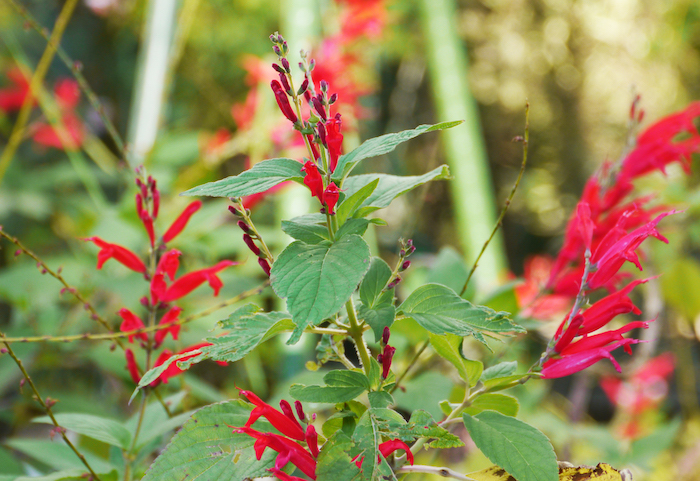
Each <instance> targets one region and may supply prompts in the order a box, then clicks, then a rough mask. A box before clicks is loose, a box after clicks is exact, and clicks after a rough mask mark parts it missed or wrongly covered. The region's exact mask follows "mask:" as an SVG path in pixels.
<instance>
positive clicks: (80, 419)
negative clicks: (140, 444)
mask: <svg viewBox="0 0 700 481" xmlns="http://www.w3.org/2000/svg"><path fill="white" fill-rule="evenodd" d="M54 417H55V418H56V421H58V424H59V425H60V426H61V427H64V428H66V429H69V430H71V431H74V432H76V433H78V434H82V435H83V436H87V437H89V438H92V439H97V440H98V441H102V442H103V443H107V444H111V445H112V446H118V447H120V448H122V449H129V445H130V444H131V433H130V432H129V430H128V429H127V428H126V427H125V426H124V425H123V424H122V423H120V422H119V421H115V420H113V419H107V418H103V417H100V416H94V415H92V414H69V413H60V414H55V415H54ZM32 422H34V423H47V424H52V421H51V418H49V417H48V416H41V417H38V418H34V419H33V420H32Z"/></svg>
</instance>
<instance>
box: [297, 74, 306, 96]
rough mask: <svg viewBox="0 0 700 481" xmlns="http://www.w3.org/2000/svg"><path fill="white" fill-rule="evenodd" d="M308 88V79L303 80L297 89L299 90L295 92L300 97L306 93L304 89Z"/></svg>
mask: <svg viewBox="0 0 700 481" xmlns="http://www.w3.org/2000/svg"><path fill="white" fill-rule="evenodd" d="M308 88H309V79H307V78H305V79H304V81H303V82H302V83H301V87H299V90H297V95H301V94H303V93H304V92H306V89H308Z"/></svg>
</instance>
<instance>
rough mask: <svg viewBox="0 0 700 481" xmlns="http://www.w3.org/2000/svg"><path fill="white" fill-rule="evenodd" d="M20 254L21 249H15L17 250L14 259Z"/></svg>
mask: <svg viewBox="0 0 700 481" xmlns="http://www.w3.org/2000/svg"><path fill="white" fill-rule="evenodd" d="M20 254H22V249H17V250H16V251H15V257H17V256H18V255H20Z"/></svg>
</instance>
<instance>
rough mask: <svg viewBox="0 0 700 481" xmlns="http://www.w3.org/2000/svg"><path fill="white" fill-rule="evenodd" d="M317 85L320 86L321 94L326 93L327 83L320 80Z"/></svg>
mask: <svg viewBox="0 0 700 481" xmlns="http://www.w3.org/2000/svg"><path fill="white" fill-rule="evenodd" d="M319 85H320V86H321V92H328V82H326V81H325V80H321V83H320V84H319Z"/></svg>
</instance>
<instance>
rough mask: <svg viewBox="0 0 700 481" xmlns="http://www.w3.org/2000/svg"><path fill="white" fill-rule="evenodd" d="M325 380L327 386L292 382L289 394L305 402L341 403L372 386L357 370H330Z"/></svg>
mask: <svg viewBox="0 0 700 481" xmlns="http://www.w3.org/2000/svg"><path fill="white" fill-rule="evenodd" d="M323 381H324V382H325V383H326V386H315V385H314V386H303V385H301V384H292V386H291V387H290V388H289V395H290V396H292V397H293V398H294V399H296V400H298V401H303V402H318V403H340V402H347V401H351V400H353V399H355V398H356V397H357V396H359V395H360V394H362V393H363V392H365V391H367V390H369V388H370V382H369V379H368V378H367V376H365V375H364V374H363V373H361V372H357V371H346V370H336V371H330V372H329V373H328V374H326V375H325V376H323Z"/></svg>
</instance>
